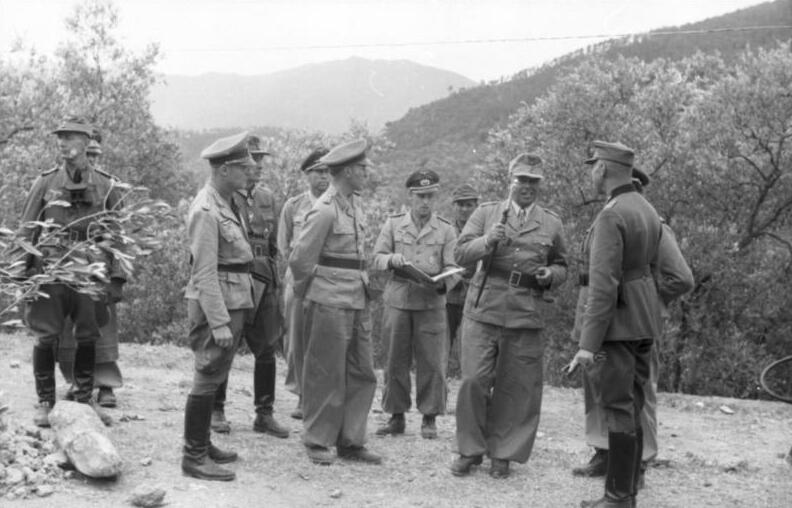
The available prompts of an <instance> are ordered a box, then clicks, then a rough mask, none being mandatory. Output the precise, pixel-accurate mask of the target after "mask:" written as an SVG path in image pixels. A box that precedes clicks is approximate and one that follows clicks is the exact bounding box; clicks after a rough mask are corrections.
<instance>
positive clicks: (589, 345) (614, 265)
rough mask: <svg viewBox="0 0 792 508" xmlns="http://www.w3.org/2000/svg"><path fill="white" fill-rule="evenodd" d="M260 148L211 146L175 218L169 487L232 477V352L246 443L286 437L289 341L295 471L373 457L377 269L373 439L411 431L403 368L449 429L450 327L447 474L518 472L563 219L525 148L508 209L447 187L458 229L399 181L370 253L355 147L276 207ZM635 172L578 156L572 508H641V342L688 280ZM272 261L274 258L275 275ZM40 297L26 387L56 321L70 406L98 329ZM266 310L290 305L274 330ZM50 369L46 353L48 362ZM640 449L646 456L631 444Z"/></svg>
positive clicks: (613, 161)
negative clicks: (181, 301) (577, 421)
mask: <svg viewBox="0 0 792 508" xmlns="http://www.w3.org/2000/svg"><path fill="white" fill-rule="evenodd" d="M64 132H66V131H63V130H61V131H58V136H59V140H60V139H61V138H67V137H70V136H67V135H66V134H64ZM85 141H86V144H87V140H85ZM260 142H261V140H260V139H259V138H258V137H256V136H250V135H249V134H248V133H240V134H237V135H235V136H230V137H227V138H222V139H219V140H217V141H216V142H215V143H213V144H212V145H211V146H209V147H207V148H206V149H205V150H204V151H203V152H202V154H201V156H202V157H203V158H204V159H207V160H208V162H209V166H210V168H211V176H210V178H209V179H208V181H207V183H206V184H205V186H204V187H203V188H202V189H201V190H200V191H199V192H198V194H197V196H196V197H195V198H194V199H193V201H192V204H191V206H190V209H189V213H188V218H187V231H188V235H189V251H190V280H189V283H188V285H187V288H186V292H185V297H186V299H187V309H188V319H189V339H190V345H191V348H192V349H193V351H194V354H195V363H194V372H193V385H192V389H191V391H190V393H189V395H188V398H187V403H186V408H185V417H184V450H183V459H182V470H183V472H184V473H185V474H187V475H190V476H193V477H196V478H201V479H207V480H232V479H234V478H235V473H234V472H233V471H231V470H229V469H227V468H225V467H223V465H224V464H227V463H230V462H233V461H235V460H237V458H238V456H237V454H236V453H235V452H233V451H229V450H223V449H221V448H218V447H217V446H215V445H214V444H213V443H212V439H211V429H214V430H215V431H216V432H228V431H229V430H230V424H229V422H228V421H227V420H226V419H225V415H224V411H223V406H224V402H225V398H226V395H225V394H226V391H227V383H228V375H229V371H230V368H231V364H232V361H233V358H234V354H235V352H236V350H237V347H238V346H239V345H240V344H241V341H242V339H243V338H244V340H245V341H246V343H247V345H248V347H249V348H250V350H251V351H252V352H253V354H254V356H255V370H254V376H253V377H254V379H253V385H254V404H255V408H256V419H255V421H254V424H253V428H254V430H256V431H258V432H264V433H267V434H271V435H274V436H276V437H281V438H285V437H288V435H289V429H287V428H285V427H284V426H282V425H281V424H280V423H278V422H277V421H276V420H275V418H274V415H273V401H274V398H275V378H276V372H275V358H274V353H275V350H276V348H277V344H278V340H279V338H280V337H281V335H282V329H283V328H285V330H286V332H287V340H286V341H285V343H286V344H287V347H286V348H285V349H286V350H287V359H288V366H289V368H288V370H289V372H288V373H287V384H288V385H289V386H291V387H292V388H293V390H294V391H295V392H296V393H298V394H299V404H298V407H296V408H295V411H294V413H292V416H293V417H295V418H302V420H303V432H302V441H303V444H304V446H305V451H306V454H307V457H308V458H309V459H310V460H311V461H312V462H313V463H316V464H324V465H327V464H331V463H333V462H334V461H335V460H337V459H341V460H352V461H358V462H363V463H368V464H380V463H381V462H382V457H381V456H380V455H378V454H376V453H374V452H373V451H371V450H369V449H368V448H366V446H365V444H366V435H367V431H366V425H367V419H368V414H369V412H370V409H371V406H372V403H373V399H374V395H375V392H376V387H377V378H376V376H375V373H374V366H373V358H372V342H371V320H370V313H369V302H370V299H371V296H370V288H369V274H368V271H369V269H371V270H378V271H385V272H388V273H389V278H388V280H387V283H386V286H385V289H384V293H383V304H384V308H383V313H382V338H383V341H384V342H385V343H386V344H387V347H388V349H387V351H388V354H387V362H386V366H385V372H384V374H385V381H384V387H383V393H382V409H383V411H384V412H386V413H388V414H389V415H390V418H389V420H388V421H387V422H386V423H385V424H384V425H382V426H381V427H380V428H378V429H377V430H376V435H379V436H383V435H399V434H403V433H404V432H405V427H406V421H405V413H407V412H408V411H409V409H410V407H411V403H412V400H411V392H412V387H411V371H412V370H413V364H414V367H415V368H414V371H415V384H416V388H415V405H416V408H417V409H418V411H419V412H420V413H421V415H422V421H421V429H420V434H421V436H422V437H423V438H425V439H434V438H436V437H437V427H436V417H437V416H439V415H442V414H444V412H445V408H446V402H447V401H446V398H447V385H446V369H447V362H448V355H449V349H450V348H451V346H452V345H453V341H454V338H455V337H456V335H457V332H458V331H459V332H460V339H459V340H460V343H461V371H462V383H461V386H460V388H459V394H458V399H457V404H456V441H457V450H458V453H459V456H458V457H457V458H456V460H454V461H453V463H452V464H451V472H452V473H453V474H454V475H456V476H465V475H467V474H469V473H470V471H471V469H472V468H473V467H474V466H477V465H479V464H481V463H482V462H483V457H484V456H485V455H486V456H488V457H489V458H490V469H489V474H490V476H492V477H493V478H505V477H508V476H509V474H510V463H511V462H518V463H525V462H526V461H527V460H528V458H529V456H530V454H531V450H532V447H533V444H534V440H535V437H536V433H537V428H538V424H539V417H540V410H541V399H542V387H543V381H542V380H543V356H544V348H545V342H544V339H543V337H542V329H543V328H544V326H545V322H544V316H546V315H547V314H548V312H547V311H548V306H549V305H552V302H553V298H551V297H550V296H549V295H547V292H548V291H553V290H555V289H556V288H558V287H559V286H560V285H561V284H563V283H564V281H565V280H566V278H567V271H568V254H567V246H566V243H565V234H564V227H563V224H562V221H561V219H560V217H559V216H558V215H557V214H556V213H554V212H553V211H551V210H548V209H547V208H544V207H543V206H541V205H540V204H539V198H540V193H541V183H542V180H543V179H544V175H543V173H542V172H543V161H542V159H541V158H540V157H538V156H537V155H534V154H529V153H525V154H520V155H519V156H517V157H516V158H515V159H514V160H513V161H512V162H511V164H510V166H509V178H510V187H509V196H508V197H507V198H506V199H505V200H503V201H498V202H489V203H482V204H480V205H479V203H478V202H479V196H478V194H477V192H476V191H475V189H473V188H472V187H471V186H469V185H462V186H460V187H458V188H456V189H455V190H454V192H453V194H452V202H453V205H454V209H455V212H456V216H455V220H454V222H453V223H452V222H449V221H447V220H445V219H444V218H442V217H440V216H439V215H438V214H437V213H436V211H435V209H436V207H437V205H438V203H439V196H440V178H439V176H438V175H437V173H435V172H433V171H430V170H419V171H415V172H414V173H412V174H411V175H410V176H409V178H408V179H407V181H406V188H407V191H408V203H409V209H408V210H407V211H406V212H404V213H400V214H396V215H392V216H390V217H389V218H388V219H387V221H386V222H385V224H384V225H383V226H382V228H381V230H380V232H379V236H378V237H377V240H376V242H375V246H374V252H373V253H372V255H369V253H368V252H366V245H365V238H366V233H367V231H368V227H369V225H368V224H366V221H365V218H364V214H363V212H362V206H363V203H362V197H361V194H360V191H362V190H363V189H364V187H365V184H366V178H367V173H368V165H369V161H368V158H367V150H368V148H369V147H368V144H367V142H366V141H365V140H362V139H360V140H355V141H352V142H348V143H343V144H341V145H338V146H336V147H334V148H332V149H331V150H327V149H324V148H319V149H317V150H315V151H313V152H312V153H311V154H310V155H309V156H308V158H307V159H306V160H305V161H304V162H303V164H302V165H301V170H302V171H303V173H304V174H305V175H306V180H307V183H308V190H307V191H305V192H304V193H302V194H300V195H297V196H295V197H292V198H291V199H289V200H288V201H287V202H286V203H285V205H284V206H283V209H282V210H279V209H278V206H277V205H276V202H275V199H274V197H273V194H272V192H271V191H270V190H269V189H267V188H266V186H264V185H262V184H261V182H260V178H261V170H262V160H263V157H264V156H266V155H267V152H265V151H264V150H262V149H261V146H260ZM61 145H63V146H64V148H63V149H62V156H63V159H64V163H63V164H62V165H61V166H60V167H59V168H57V169H56V170H53V171H54V172H55V173H56V174H57V175H58V178H59V180H58V185H60V186H61V187H63V188H65V189H68V188H69V185H70V182H72V183H73V182H74V181H75V180H74V174H75V173H73V172H72V171H71V170H70V169H69V168H70V167H72V166H73V165H74V164H73V163H70V162H69V159H68V158H67V157H66V156H67V155H68V154H69V153H70V152H68V148H69V146H71V145H69V144H68V142H67V141H66V140H64V141H63V142H62V143H61ZM81 147H82V145H81ZM78 148H80V147H78ZM81 149H84V147H82V148H81ZM633 160H634V153H633V151H632V150H631V149H629V148H627V147H626V146H624V145H621V144H619V143H606V142H601V141H597V142H595V143H594V155H593V158H592V159H590V160H589V161H587V162H588V163H589V164H590V165H591V168H592V170H591V178H592V182H593V187H594V190H595V191H596V192H597V193H599V194H600V195H603V196H606V197H607V202H606V205H605V206H604V208H603V209H602V211H601V212H600V213H599V215H598V216H597V218H596V219H595V221H594V223H593V225H592V227H591V228H590V229H589V231H588V234H587V235H586V239H585V242H584V244H583V246H582V247H581V250H582V252H581V255H582V258H583V259H584V260H585V263H584V266H583V267H582V269H581V270H580V274H581V275H580V280H579V281H578V282H579V285H580V293H579V303H578V308H577V312H576V319H575V327H574V330H573V332H572V335H573V337H574V338H575V339H576V340H577V341H578V344H579V346H580V349H579V351H578V353H577V354H576V355H575V357H574V359H573V360H572V362H571V363H570V364H569V366H568V369H569V372H570V373H571V372H573V371H574V370H576V369H577V367H578V366H582V367H583V369H582V370H584V380H585V382H584V387H585V396H586V433H587V441H588V442H589V444H591V445H592V446H594V448H595V455H594V457H593V458H592V460H591V461H590V462H589V464H587V465H586V466H584V467H581V468H576V470H575V474H583V475H587V476H606V482H605V495H604V496H603V497H602V498H601V499H598V500H596V501H591V502H588V501H585V502H583V506H608V507H611V506H618V507H628V506H635V499H636V494H637V490H638V489H639V488H640V486H641V483H642V478H643V474H642V473H643V468H642V465H645V460H646V459H648V458H651V456H652V455H653V454H654V453H656V449H657V445H656V423H655V417H654V393H655V390H656V381H657V355H656V352H654V351H655V349H654V348H653V347H652V345H653V342H654V340H657V339H659V338H660V337H661V335H662V325H663V309H664V308H665V305H667V304H668V303H669V302H670V301H671V300H673V299H674V298H676V297H678V296H680V295H681V294H683V293H685V292H686V291H688V290H689V289H690V288H691V287H692V283H693V279H692V274H691V273H690V269H689V267H688V266H687V264H686V263H685V260H684V258H683V257H682V254H681V252H680V250H679V247H678V245H677V244H676V241H675V240H674V237H673V233H672V232H671V230H670V229H669V228H668V227H667V226H666V225H664V224H663V223H662V221H661V219H660V217H659V216H658V214H657V212H656V211H655V210H654V208H653V207H652V205H651V204H650V203H649V202H648V201H647V200H646V199H645V198H644V197H643V196H642V194H641V192H640V191H641V189H642V187H643V186H644V185H646V184H648V177H646V175H644V174H643V173H642V172H640V170H638V169H637V168H635V167H634V165H633ZM83 171H84V170H83ZM94 173H96V174H97V175H98V174H99V173H97V172H96V171H94ZM51 174H52V172H50V173H45V175H43V176H42V177H40V179H42V178H44V179H46V178H48V177H49V178H50V179H51V178H52V177H51V176H50V175H51ZM102 175H103V173H102ZM95 180H97V181H98V177H95ZM102 182H104V180H102ZM40 187H41V184H40V183H39V181H38V180H37V183H36V184H34V188H33V191H31V194H32V195H34V194H35V193H36V192H38V193H39V194H41V190H40ZM37 189H38V190H37ZM102 195H104V194H102ZM108 196H109V194H108ZM30 201H31V199H29V202H30ZM108 204H110V203H105V205H108ZM28 206H30V205H28ZM26 210H27V207H26ZM31 213H33V212H26V217H28V218H30V217H31V216H32V215H31ZM36 213H38V212H36ZM33 215H35V214H33ZM278 258H282V259H284V260H286V261H287V263H286V265H287V268H286V272H285V275H284V276H283V277H280V275H279V274H280V271H279V270H278V268H277V264H276V260H277V259H278ZM416 272H417V273H422V274H423V275H424V276H426V277H423V278H419V277H416V276H415V273H416ZM281 286H282V287H281ZM58 291H60V292H58ZM50 294H51V295H52V296H53V298H50V299H47V300H36V301H34V302H33V303H32V304H31V305H30V308H31V310H32V311H34V310H35V309H36V306H42V305H45V302H46V305H49V308H51V309H53V310H52V312H51V315H52V316H56V315H57V319H55V318H53V319H51V320H47V319H43V320H42V319H41V318H39V319H36V313H35V312H30V313H29V316H28V323H29V324H30V327H31V329H32V330H33V331H34V332H35V334H36V336H37V337H38V342H37V345H36V348H35V349H34V369H35V370H36V382H37V389H38V388H39V385H40V384H41V386H42V387H45V388H46V387H49V385H46V386H45V383H44V382H43V381H41V382H40V378H41V379H42V380H44V377H43V376H41V375H40V369H39V368H38V367H36V365H39V364H41V365H43V361H41V360H36V358H37V356H36V355H39V356H40V355H41V350H42V349H44V348H45V347H49V344H50V343H51V342H52V340H49V339H48V338H51V337H54V336H55V335H57V334H60V333H61V330H62V329H63V319H64V317H70V318H72V320H73V323H74V325H73V328H74V336H75V338H76V339H77V344H78V347H77V352H76V355H75V360H74V378H75V385H76V389H75V399H76V400H78V401H90V400H91V399H90V395H86V392H87V384H86V383H87V382H88V381H87V380H86V379H85V378H86V377H87V376H88V373H87V372H88V371H89V370H91V371H93V369H88V360H89V359H90V360H91V362H95V358H94V356H93V354H92V353H91V354H89V353H86V352H85V351H87V350H88V349H89V348H87V347H85V345H86V344H93V343H95V342H96V340H95V339H96V338H97V337H98V330H97V326H96V322H97V316H96V315H95V314H91V313H90V312H88V311H87V310H86V309H88V308H90V309H94V308H95V306H93V303H91V306H88V305H86V306H85V307H86V308H85V309H83V307H82V306H81V302H85V298H86V297H84V296H83V295H80V294H78V293H74V292H71V293H70V292H68V288H65V287H64V288H59V289H58V290H57V291H56V290H55V288H53V289H51V290H50ZM279 295H282V296H283V301H284V302H285V304H284V306H283V307H284V309H285V316H284V317H285V319H283V320H281V311H280V308H279ZM56 311H57V312H56ZM40 315H41V312H40V311H39V316H40ZM50 321H52V322H50ZM449 339H450V340H449ZM37 361H38V363H37ZM52 361H53V360H52V359H51V357H49V359H48V360H47V366H48V365H49V364H50V363H51V362H52ZM93 365H94V363H91V367H93ZM91 381H92V380H91ZM91 386H93V385H91ZM52 391H53V392H54V384H52ZM42 393H43V392H42V391H41V390H40V391H39V398H40V400H41V401H42V402H49V401H51V402H50V405H49V407H51V404H52V403H54V395H53V398H52V399H47V398H46V397H45V398H42ZM44 393H45V394H46V393H49V392H47V391H46V390H44ZM645 413H646V414H645ZM647 439H648V442H649V443H650V444H649V445H647V446H644V444H643V443H644V442H646V441H647ZM652 443H653V444H652ZM333 448H335V452H333V450H332V449H333ZM642 459H644V460H642Z"/></svg>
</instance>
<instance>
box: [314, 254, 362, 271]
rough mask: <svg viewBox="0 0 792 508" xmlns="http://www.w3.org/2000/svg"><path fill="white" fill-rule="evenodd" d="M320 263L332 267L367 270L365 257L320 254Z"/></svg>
mask: <svg viewBox="0 0 792 508" xmlns="http://www.w3.org/2000/svg"><path fill="white" fill-rule="evenodd" d="M319 264H320V265H322V266H327V267H330V268H344V269H346V270H365V269H366V260H365V259H350V258H336V257H331V256H320V257H319Z"/></svg>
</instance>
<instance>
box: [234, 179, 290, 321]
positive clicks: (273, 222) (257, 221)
mask: <svg viewBox="0 0 792 508" xmlns="http://www.w3.org/2000/svg"><path fill="white" fill-rule="evenodd" d="M232 199H233V200H234V204H235V205H236V206H237V207H238V209H239V214H240V216H241V217H242V219H243V220H244V222H245V227H246V229H247V234H248V240H249V241H250V247H251V249H252V251H253V270H252V271H251V275H252V276H253V300H254V303H255V304H256V305H258V302H260V301H261V298H262V296H263V295H264V293H265V292H266V291H268V290H269V291H272V290H274V288H275V287H277V281H278V270H277V267H276V265H275V259H276V258H277V256H278V246H277V229H278V223H277V222H278V214H279V209H278V205H277V204H276V203H275V196H274V195H273V193H272V191H271V190H269V189H268V188H266V187H264V186H260V185H257V186H256V187H254V188H253V189H252V190H250V191H248V190H247V189H243V190H239V191H237V192H235V193H234V194H233V197H232Z"/></svg>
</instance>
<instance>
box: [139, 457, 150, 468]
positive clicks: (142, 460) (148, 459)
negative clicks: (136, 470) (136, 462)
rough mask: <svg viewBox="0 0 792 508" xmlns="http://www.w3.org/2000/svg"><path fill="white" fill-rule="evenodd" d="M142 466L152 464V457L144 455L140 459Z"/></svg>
mask: <svg viewBox="0 0 792 508" xmlns="http://www.w3.org/2000/svg"><path fill="white" fill-rule="evenodd" d="M140 465H141V466H150V465H151V457H144V458H142V459H140Z"/></svg>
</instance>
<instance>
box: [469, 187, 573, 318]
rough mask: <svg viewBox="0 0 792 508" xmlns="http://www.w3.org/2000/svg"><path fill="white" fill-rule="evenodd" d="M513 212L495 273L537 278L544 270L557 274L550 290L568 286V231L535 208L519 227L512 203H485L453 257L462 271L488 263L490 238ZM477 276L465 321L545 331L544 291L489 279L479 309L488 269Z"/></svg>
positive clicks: (497, 253)
mask: <svg viewBox="0 0 792 508" xmlns="http://www.w3.org/2000/svg"><path fill="white" fill-rule="evenodd" d="M507 209H508V210H509V214H508V217H507V222H506V235H507V236H508V238H507V239H506V240H505V241H503V242H501V243H500V244H499V245H498V248H497V250H496V251H495V257H494V259H493V261H492V268H493V269H498V270H501V271H506V272H511V271H518V272H521V273H526V274H534V273H536V270H537V269H538V268H540V267H542V266H546V267H548V268H549V269H550V271H551V272H552V273H553V278H552V281H551V283H550V286H549V287H548V288H547V289H554V288H556V287H558V286H559V285H560V284H562V283H563V282H564V280H566V275H567V251H566V243H565V239H564V227H563V225H562V224H561V219H560V218H559V217H558V216H557V215H556V214H555V213H553V212H551V211H549V210H547V209H546V208H542V207H541V206H538V205H536V206H534V207H533V208H532V210H531V212H530V214H529V215H528V217H527V218H526V220H525V222H524V224H523V225H522V226H520V224H519V222H518V219H517V217H515V216H514V213H512V210H511V200H506V201H500V202H491V203H482V204H481V206H479V207H478V208H477V209H476V210H475V211H474V212H473V214H472V215H471V216H470V219H468V222H467V224H465V227H464V229H463V230H462V234H461V235H460V237H459V239H458V240H457V246H456V249H455V251H454V257H455V258H456V261H457V263H459V264H460V265H463V266H464V265H469V264H472V263H475V262H476V261H479V260H482V261H485V258H486V257H487V256H488V255H490V254H491V253H492V249H491V248H489V247H487V245H486V243H487V242H486V240H487V233H489V231H490V230H491V229H492V227H493V226H494V225H495V224H497V223H498V222H500V220H501V217H502V215H503V211H504V210H507ZM484 265H485V263H484V262H482V263H481V264H480V266H481V269H479V270H478V271H477V272H476V274H475V275H474V276H473V279H472V281H471V284H470V288H469V289H468V293H467V299H466V300H465V310H464V315H465V316H466V317H469V318H470V319H474V320H476V321H480V322H483V323H489V324H493V325H496V326H503V327H505V328H534V329H537V328H543V327H544V319H543V314H544V308H543V307H544V306H545V305H546V303H545V302H544V300H543V298H542V291H540V290H536V289H528V288H524V287H520V286H513V285H510V284H509V281H508V280H507V279H506V278H504V277H497V276H493V275H490V276H489V277H488V278H487V282H486V284H485V285H484V291H483V292H482V294H481V300H480V301H479V305H478V307H476V306H475V301H476V297H477V295H478V292H479V288H480V287H481V285H482V281H483V279H484V271H483V266H484Z"/></svg>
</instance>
